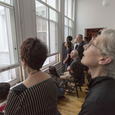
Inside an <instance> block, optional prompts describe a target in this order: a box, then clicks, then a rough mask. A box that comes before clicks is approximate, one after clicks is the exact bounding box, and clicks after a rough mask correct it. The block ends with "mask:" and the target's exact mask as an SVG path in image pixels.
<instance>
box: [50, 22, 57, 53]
mask: <svg viewBox="0 0 115 115" xmlns="http://www.w3.org/2000/svg"><path fill="white" fill-rule="evenodd" d="M56 52H58V30H57V23H55V22H50V54H53V53H56Z"/></svg>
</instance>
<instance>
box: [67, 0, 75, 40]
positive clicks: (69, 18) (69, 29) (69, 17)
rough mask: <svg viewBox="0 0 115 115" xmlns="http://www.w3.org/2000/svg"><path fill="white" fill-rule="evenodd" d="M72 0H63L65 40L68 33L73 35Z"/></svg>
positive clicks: (73, 2)
mask: <svg viewBox="0 0 115 115" xmlns="http://www.w3.org/2000/svg"><path fill="white" fill-rule="evenodd" d="M74 4H75V1H74V0H65V40H66V38H67V36H68V35H71V36H72V37H74V36H73V31H74V30H73V24H74Z"/></svg>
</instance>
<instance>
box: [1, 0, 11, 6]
mask: <svg viewBox="0 0 115 115" xmlns="http://www.w3.org/2000/svg"><path fill="white" fill-rule="evenodd" d="M0 1H1V2H5V3H7V4H10V5H12V2H13V1H12V0H0Z"/></svg>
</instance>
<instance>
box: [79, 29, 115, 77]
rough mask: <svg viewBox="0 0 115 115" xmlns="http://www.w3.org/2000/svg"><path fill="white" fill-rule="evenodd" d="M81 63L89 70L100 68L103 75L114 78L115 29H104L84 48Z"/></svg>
mask: <svg viewBox="0 0 115 115" xmlns="http://www.w3.org/2000/svg"><path fill="white" fill-rule="evenodd" d="M81 62H82V64H84V65H86V66H88V67H89V69H90V70H92V69H94V70H95V68H96V69H98V70H102V72H103V74H104V75H107V76H109V77H113V78H115V71H114V69H115V30H113V29H104V30H103V31H102V33H101V35H99V36H98V37H97V38H95V39H94V40H92V41H91V42H90V43H89V45H88V48H85V51H84V57H83V58H82V60H81Z"/></svg>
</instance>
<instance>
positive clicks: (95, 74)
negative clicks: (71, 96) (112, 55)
mask: <svg viewBox="0 0 115 115" xmlns="http://www.w3.org/2000/svg"><path fill="white" fill-rule="evenodd" d="M90 72H91V77H92V78H95V77H98V76H105V74H104V70H103V69H102V68H101V67H100V68H92V69H90Z"/></svg>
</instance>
